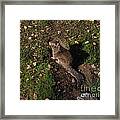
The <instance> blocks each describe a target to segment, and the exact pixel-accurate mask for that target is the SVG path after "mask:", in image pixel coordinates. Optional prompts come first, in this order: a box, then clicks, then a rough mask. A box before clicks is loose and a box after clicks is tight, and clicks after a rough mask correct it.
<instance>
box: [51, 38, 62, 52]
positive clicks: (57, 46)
mask: <svg viewBox="0 0 120 120" xmlns="http://www.w3.org/2000/svg"><path fill="white" fill-rule="evenodd" d="M49 45H50V46H51V48H52V49H53V50H54V52H58V51H59V50H60V42H59V39H58V38H55V39H53V40H52V41H50V42H49Z"/></svg>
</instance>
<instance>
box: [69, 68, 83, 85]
mask: <svg viewBox="0 0 120 120" xmlns="http://www.w3.org/2000/svg"><path fill="white" fill-rule="evenodd" d="M67 71H68V73H70V74H71V75H72V76H73V77H74V78H75V79H76V80H77V82H80V83H81V82H82V81H83V80H84V77H83V75H82V74H80V73H78V72H77V71H76V70H75V69H73V68H72V67H71V66H70V67H68V68H67Z"/></svg>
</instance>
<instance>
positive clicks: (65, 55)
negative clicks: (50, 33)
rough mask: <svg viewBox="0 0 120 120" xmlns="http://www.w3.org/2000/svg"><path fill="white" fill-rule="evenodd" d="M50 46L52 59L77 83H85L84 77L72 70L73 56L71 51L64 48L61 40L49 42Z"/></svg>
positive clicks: (56, 39)
mask: <svg viewBox="0 0 120 120" xmlns="http://www.w3.org/2000/svg"><path fill="white" fill-rule="evenodd" d="M49 45H50V46H51V48H52V57H51V58H52V59H55V60H56V62H57V63H58V64H60V65H62V66H63V67H64V68H65V69H66V71H67V72H68V73H70V74H71V75H72V76H73V77H74V78H75V79H76V80H77V82H79V83H81V82H82V81H83V75H82V74H80V73H78V72H77V71H76V70H75V69H73V68H72V66H71V64H72V56H71V54H70V52H69V50H67V49H66V48H65V47H63V46H62V44H61V42H60V39H59V38H55V39H53V40H52V41H50V42H49Z"/></svg>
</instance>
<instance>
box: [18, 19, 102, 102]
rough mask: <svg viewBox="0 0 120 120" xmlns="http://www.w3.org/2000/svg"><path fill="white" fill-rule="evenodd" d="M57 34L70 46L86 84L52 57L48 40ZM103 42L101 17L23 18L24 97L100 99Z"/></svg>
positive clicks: (21, 59)
mask: <svg viewBox="0 0 120 120" xmlns="http://www.w3.org/2000/svg"><path fill="white" fill-rule="evenodd" d="M55 37H59V38H60V39H61V41H62V43H63V44H64V46H65V47H66V48H67V49H69V51H70V53H71V55H72V57H73V63H72V66H73V68H74V69H76V71H78V72H80V73H81V74H83V76H84V79H85V80H84V81H83V83H82V84H79V83H78V82H77V81H76V80H75V78H73V77H72V76H71V75H70V74H69V73H68V72H67V71H66V70H65V69H64V68H63V67H62V66H60V65H58V64H57V63H56V62H55V61H54V60H52V59H51V56H52V55H51V48H50V46H49V45H48V42H49V41H50V40H52V39H53V38H55ZM99 42H100V21H99V20H94V21H91V20H79V21H78V20H63V21H62V20H55V21H53V20H21V21H20V80H21V81H20V99H22V100H77V99H78V100H79V99H80V100H89V99H95V100H99V99H100V96H99V94H100V43H99Z"/></svg>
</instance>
